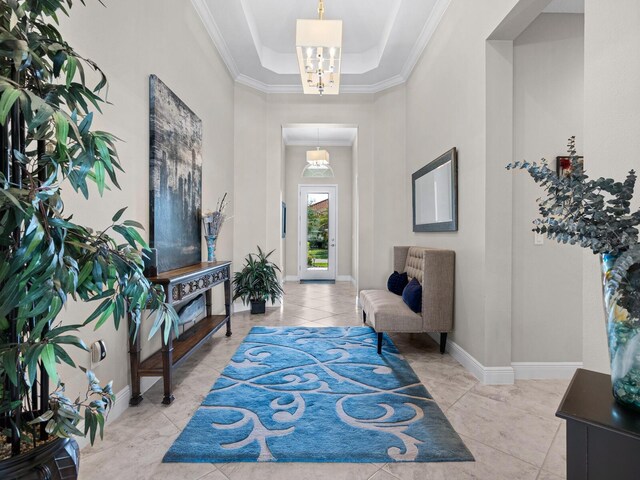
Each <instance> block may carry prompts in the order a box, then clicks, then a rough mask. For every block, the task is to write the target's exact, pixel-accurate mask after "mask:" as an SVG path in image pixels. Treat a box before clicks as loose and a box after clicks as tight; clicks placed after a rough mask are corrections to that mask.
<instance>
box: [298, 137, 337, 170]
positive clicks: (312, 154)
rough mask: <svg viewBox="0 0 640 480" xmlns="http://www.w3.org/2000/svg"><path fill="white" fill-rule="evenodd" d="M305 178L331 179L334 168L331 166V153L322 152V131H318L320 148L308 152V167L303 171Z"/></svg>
mask: <svg viewBox="0 0 640 480" xmlns="http://www.w3.org/2000/svg"><path fill="white" fill-rule="evenodd" d="M302 176H303V177H304V178H310V177H315V178H318V177H319V178H331V177H333V168H331V165H329V152H327V151H326V150H320V129H318V146H317V147H316V149H315V150H307V165H306V166H305V167H304V170H303V171H302Z"/></svg>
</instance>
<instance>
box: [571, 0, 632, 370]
mask: <svg viewBox="0 0 640 480" xmlns="http://www.w3.org/2000/svg"><path fill="white" fill-rule="evenodd" d="M638 25H640V2H638V1H636V0H617V1H616V2H602V1H599V0H585V44H584V70H585V82H584V96H585V105H584V118H585V123H584V154H585V162H586V167H587V169H588V173H589V174H590V175H591V176H592V177H595V178H598V177H600V176H603V177H612V178H616V179H618V180H622V179H623V178H624V177H625V175H626V174H627V173H628V171H629V170H630V169H632V168H634V169H636V171H637V170H638V166H639V165H640V164H639V162H638V152H639V151H640V135H638V130H639V128H640V89H639V88H638V85H640V56H639V55H638V47H639V46H640V29H639V28H638ZM634 205H635V206H636V207H638V206H640V200H639V199H638V188H636V199H635V203H634ZM599 281H600V274H599V271H598V260H597V258H596V257H595V256H594V255H592V254H591V253H590V252H588V251H585V252H584V254H583V287H584V296H583V312H584V324H583V329H584V330H583V333H584V336H583V342H584V343H583V356H584V365H585V367H586V368H590V369H593V370H599V371H603V372H608V371H609V357H608V352H607V346H606V332H605V326H604V314H603V307H602V292H601V290H600V283H599Z"/></svg>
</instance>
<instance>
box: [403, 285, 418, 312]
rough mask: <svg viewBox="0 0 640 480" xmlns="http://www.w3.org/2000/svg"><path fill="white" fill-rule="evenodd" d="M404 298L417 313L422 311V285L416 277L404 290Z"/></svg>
mask: <svg viewBox="0 0 640 480" xmlns="http://www.w3.org/2000/svg"><path fill="white" fill-rule="evenodd" d="M402 300H404V303H406V304H407V306H408V307H409V308H410V309H411V310H413V311H414V312H416V313H420V312H421V311H422V286H421V285H420V282H419V281H418V280H416V279H415V278H412V279H411V281H410V282H409V283H408V284H407V286H406V287H404V290H403V291H402Z"/></svg>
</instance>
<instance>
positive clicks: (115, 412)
mask: <svg viewBox="0 0 640 480" xmlns="http://www.w3.org/2000/svg"><path fill="white" fill-rule="evenodd" d="M130 399H131V387H130V386H129V385H127V386H126V387H124V388H123V389H122V390H120V391H119V392H118V393H116V401H115V403H114V404H113V407H111V411H110V412H109V416H108V417H107V421H106V422H105V431H106V430H107V429H108V427H107V426H108V425H109V424H110V423H111V422H115V421H116V420H117V419H118V417H120V415H122V414H123V413H124V412H125V411H126V410H127V408H129V400H130ZM81 413H83V414H84V412H81ZM78 430H81V431H84V422H80V423H79V424H78ZM75 440H76V442H78V446H79V447H80V449H83V448H85V447H87V446H89V444H90V442H89V438H87V437H76V438H75ZM98 442H100V436H99V435H98V436H96V443H98Z"/></svg>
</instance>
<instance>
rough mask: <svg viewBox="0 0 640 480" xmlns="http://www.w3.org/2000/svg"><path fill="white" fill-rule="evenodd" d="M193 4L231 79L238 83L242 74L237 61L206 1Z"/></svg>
mask: <svg viewBox="0 0 640 480" xmlns="http://www.w3.org/2000/svg"><path fill="white" fill-rule="evenodd" d="M191 4H192V5H193V8H195V10H196V12H197V13H198V16H199V17H200V20H202V23H203V24H204V28H205V29H206V30H207V33H208V34H209V36H210V37H211V40H212V41H213V44H214V45H215V46H216V48H217V49H218V53H219V54H220V56H221V57H222V61H223V62H224V64H225V65H226V66H227V69H228V70H229V73H230V74H231V77H232V78H233V79H234V80H236V81H237V79H238V75H239V74H240V72H239V71H238V66H237V65H236V62H235V60H234V59H233V55H231V51H230V50H229V47H228V46H227V42H225V41H224V37H223V36H222V34H221V33H220V30H219V29H218V25H216V21H215V20H214V19H213V14H212V13H211V10H209V7H208V5H207V3H206V1H205V0H191Z"/></svg>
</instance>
